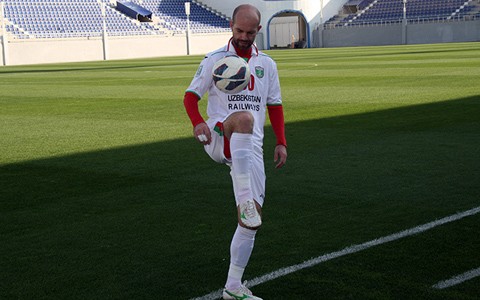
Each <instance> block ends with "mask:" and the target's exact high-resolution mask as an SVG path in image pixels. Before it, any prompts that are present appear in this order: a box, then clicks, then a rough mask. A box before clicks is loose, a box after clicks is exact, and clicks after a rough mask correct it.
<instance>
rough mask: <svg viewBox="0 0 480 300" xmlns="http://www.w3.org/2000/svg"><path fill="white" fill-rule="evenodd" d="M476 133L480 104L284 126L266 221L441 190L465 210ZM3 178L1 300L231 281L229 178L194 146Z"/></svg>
mask: <svg viewBox="0 0 480 300" xmlns="http://www.w3.org/2000/svg"><path fill="white" fill-rule="evenodd" d="M479 131H480V97H479V96H475V97H469V98H465V99H458V100H452V101H444V102H438V103H431V104H423V105H415V106H409V107H401V108H396V109H389V110H382V111H376V112H369V113H363V114H357V115H350V116H339V117H333V118H326V119H319V120H311V121H304V122H295V123H288V124H287V138H288V142H289V160H288V163H287V165H286V167H285V168H284V169H283V170H281V171H276V170H274V163H273V147H274V138H273V134H272V132H271V129H270V128H266V130H265V132H266V141H265V161H266V171H267V176H268V180H267V189H268V190H267V199H268V201H270V199H272V201H270V202H268V203H269V204H268V205H269V210H270V212H269V213H268V218H269V222H271V224H275V225H277V226H282V223H284V222H287V221H288V220H289V219H286V218H282V216H283V215H282V214H284V213H286V214H288V211H293V210H295V211H303V213H302V214H301V215H298V216H296V215H294V216H293V217H292V216H290V220H293V219H294V218H295V217H298V218H301V217H305V216H306V215H308V214H311V213H317V212H318V211H319V210H320V206H321V209H322V210H328V209H330V208H332V207H335V205H348V204H349V203H351V202H352V201H359V200H360V201H375V200H376V199H383V198H382V197H386V196H389V197H393V198H399V199H404V198H406V197H410V196H412V197H417V198H421V197H432V198H433V197H437V196H438V195H439V194H440V193H442V197H443V198H441V199H436V201H438V203H439V205H440V204H446V203H447V201H446V199H452V198H455V199H457V200H458V202H457V203H456V204H457V205H460V206H461V205H465V206H468V205H469V203H470V202H471V201H472V199H473V198H474V197H475V199H477V198H476V197H477V196H478V182H480V178H479V172H478V169H479V168H480V160H479V159H478V149H480V139H479V138H478V136H479ZM446 179H448V180H449V181H448V182H444V181H445V180H446ZM0 180H1V190H0V194H1V196H0V228H1V229H0V233H1V236H2V237H1V238H0V244H1V245H2V248H3V251H1V252H2V253H1V257H0V261H3V262H4V263H2V272H4V273H3V274H5V276H2V277H0V278H3V280H2V282H3V284H4V285H5V286H7V290H9V291H10V293H11V294H9V295H2V294H0V298H2V297H1V296H12V295H18V294H20V293H22V295H24V296H25V297H27V298H29V296H32V297H33V296H38V293H40V294H41V295H47V296H48V295H49V293H53V296H54V297H56V298H71V296H72V295H73V294H72V293H75V296H77V297H80V298H92V297H94V298H95V297H97V298H108V297H113V298H115V297H122V296H125V295H129V293H132V291H135V295H136V296H138V297H140V298H149V297H152V295H156V296H158V295H162V293H164V292H165V291H172V294H167V295H165V298H172V297H173V298H179V299H184V298H188V297H193V296H198V294H199V293H200V294H201V293H203V292H205V293H207V292H209V291H211V282H212V280H213V281H214V282H222V281H223V280H224V278H223V277H224V274H223V271H224V268H225V265H226V264H228V262H226V263H222V262H220V263H219V261H218V257H223V256H225V257H224V258H225V259H227V257H226V255H227V254H228V245H229V241H230V238H231V234H232V232H233V230H234V228H235V224H234V222H232V220H234V218H235V211H234V207H233V203H234V202H233V195H232V191H231V184H230V179H229V175H228V168H226V167H225V166H222V165H216V164H214V163H213V162H211V161H210V159H209V158H208V157H207V155H206V154H205V153H204V152H203V149H202V148H201V147H200V146H199V145H198V144H197V143H196V142H195V141H194V140H193V138H192V139H179V140H171V141H163V142H158V143H152V144H145V145H137V146H127V147H123V148H116V149H110V150H104V151H96V152H90V153H79V154H74V155H68V156H64V157H52V158H45V159H39V160H35V161H28V162H22V163H16V164H10V165H4V166H0ZM442 183H443V185H442ZM415 189H416V190H415ZM445 193H446V194H445ZM362 197H364V198H363V199H362ZM275 199H282V201H273V200H275ZM372 199H373V200H372ZM332 200H335V201H332ZM419 201H420V200H419ZM462 201H463V202H462ZM469 201H470V202H469ZM474 201H477V200H474ZM282 206H283V207H285V206H288V207H289V210H285V209H281V207H282ZM225 212H227V213H225ZM292 225H293V224H292ZM272 228H273V227H272ZM198 252H200V253H203V254H205V253H208V254H209V255H204V256H203V258H202V259H198V255H200V254H199V253H198ZM227 260H228V259H227ZM205 272H206V274H205ZM112 274H114V275H112ZM192 278H195V279H194V280H195V281H196V282H198V284H199V286H202V287H203V288H204V289H205V290H204V291H203V290H192V289H191V285H190V284H189V282H191V281H192ZM19 282H24V283H25V282H27V283H26V284H18V283H19ZM92 286H93V287H95V288H93V289H92V288H91V287H92ZM172 287H174V288H172ZM192 293H195V294H192ZM50 296H52V294H50ZM107 296H108V297H107Z"/></svg>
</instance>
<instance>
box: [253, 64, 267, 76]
mask: <svg viewBox="0 0 480 300" xmlns="http://www.w3.org/2000/svg"><path fill="white" fill-rule="evenodd" d="M255 74H256V75H257V77H258V78H263V76H265V69H264V68H262V67H260V66H256V67H255Z"/></svg>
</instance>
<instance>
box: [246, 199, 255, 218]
mask: <svg viewBox="0 0 480 300" xmlns="http://www.w3.org/2000/svg"><path fill="white" fill-rule="evenodd" d="M245 214H246V215H247V217H248V218H255V216H256V215H257V208H256V207H255V203H254V202H253V201H247V203H246V207H245Z"/></svg>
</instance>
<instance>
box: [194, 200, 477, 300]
mask: <svg viewBox="0 0 480 300" xmlns="http://www.w3.org/2000/svg"><path fill="white" fill-rule="evenodd" d="M479 212H480V206H479V207H475V208H472V209H470V210H467V211H464V212H459V213H456V214H454V215H451V216H448V217H445V218H442V219H439V220H436V221H433V222H430V223H426V224H423V225H419V226H417V227H413V228H410V229H407V230H404V231H400V232H397V233H394V234H391V235H387V236H384V237H381V238H378V239H374V240H371V241H369V242H365V243H363V244H358V245H353V246H349V247H346V248H344V249H342V250H340V251H336V252H332V253H328V254H325V255H322V256H318V257H315V258H312V259H310V260H307V261H304V262H303V263H300V264H297V265H293V266H289V267H285V268H281V269H278V270H277V271H273V272H271V273H268V274H265V275H263V276H260V277H256V278H254V279H252V280H249V281H248V283H247V287H253V286H256V285H259V284H262V283H265V282H268V281H271V280H274V279H276V278H279V277H282V276H285V275H288V274H290V273H294V272H297V271H300V270H302V269H305V268H309V267H313V266H315V265H318V264H320V263H322V262H326V261H329V260H332V259H334V258H337V257H341V256H345V255H348V254H353V253H356V252H360V251H362V250H366V249H368V248H371V247H374V246H378V245H382V244H385V243H388V242H393V241H396V240H398V239H401V238H404V237H407V236H411V235H415V234H418V233H421V232H425V231H427V230H430V229H432V228H435V227H437V226H440V225H443V224H446V223H450V222H454V221H458V220H460V219H462V218H465V217H468V216H473V215H475V214H478V213H479ZM222 292H223V289H220V290H217V291H214V292H211V293H210V294H207V295H204V296H202V297H197V298H193V299H192V300H211V299H218V298H220V297H222Z"/></svg>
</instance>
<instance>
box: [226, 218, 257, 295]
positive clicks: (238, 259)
mask: <svg viewBox="0 0 480 300" xmlns="http://www.w3.org/2000/svg"><path fill="white" fill-rule="evenodd" d="M256 233H257V231H256V230H251V229H247V228H243V227H241V226H240V225H238V226H237V230H236V231H235V234H234V235H233V239H232V244H231V245H230V268H229V270H228V278H227V283H226V284H225V287H226V288H227V289H232V290H235V289H237V288H239V287H240V286H241V285H242V277H243V272H244V271H245V267H246V266H247V264H248V260H249V259H250V255H251V254H252V250H253V244H254V242H255V234H256Z"/></svg>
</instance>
